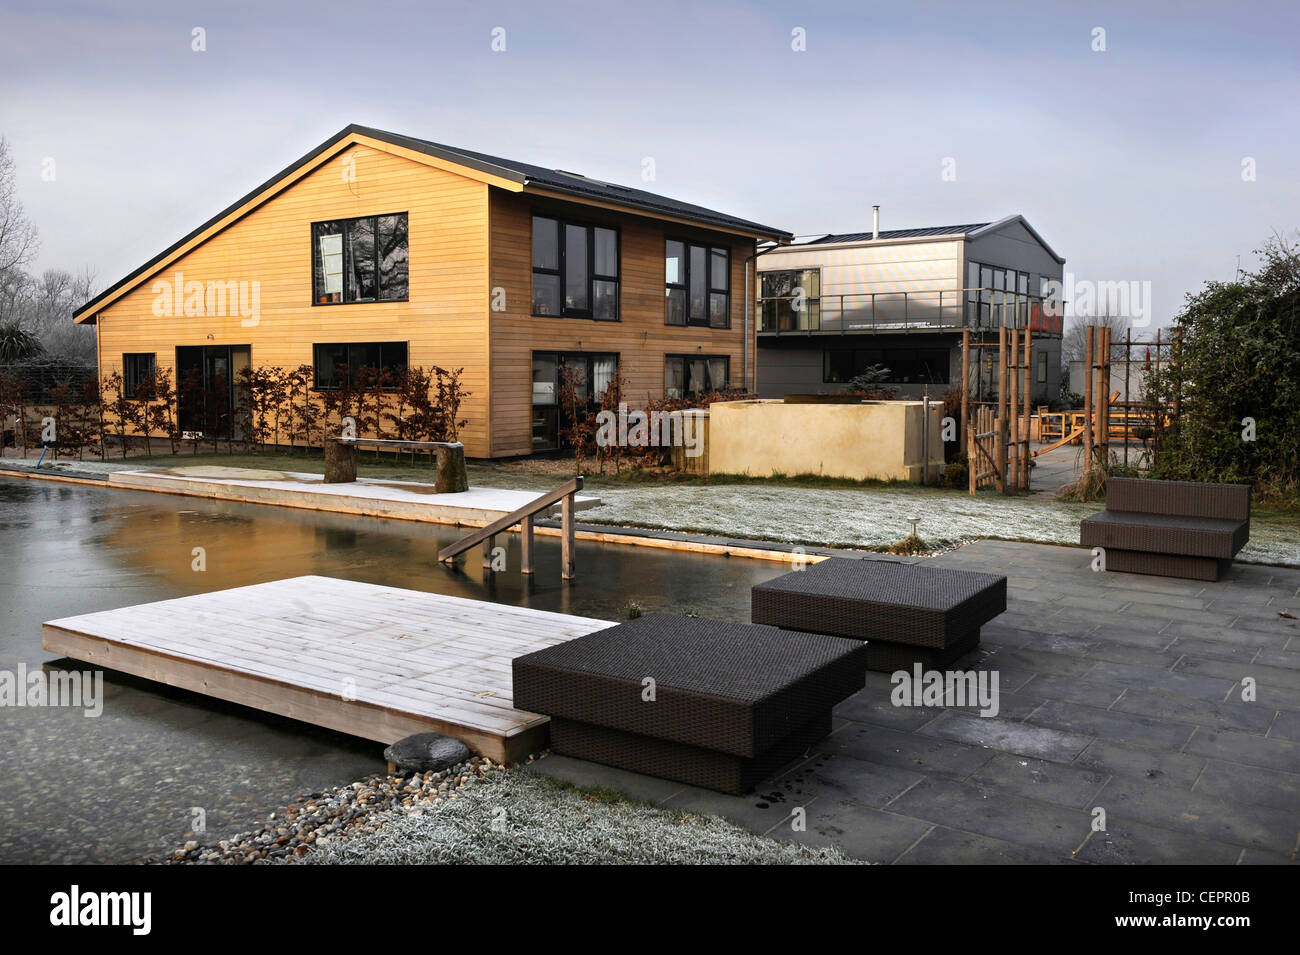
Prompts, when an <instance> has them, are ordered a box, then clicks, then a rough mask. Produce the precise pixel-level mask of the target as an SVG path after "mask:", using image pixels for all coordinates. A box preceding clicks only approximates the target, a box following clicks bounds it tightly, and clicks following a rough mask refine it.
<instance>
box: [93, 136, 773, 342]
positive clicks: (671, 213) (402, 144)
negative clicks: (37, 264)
mask: <svg viewBox="0 0 1300 955" xmlns="http://www.w3.org/2000/svg"><path fill="white" fill-rule="evenodd" d="M357 144H364V145H367V146H371V147H373V148H376V149H379V150H382V151H386V152H390V153H394V154H397V155H401V156H405V157H406V158H408V159H413V160H415V161H417V162H424V163H427V164H428V165H431V166H435V167H437V168H441V169H446V170H449V171H453V172H456V173H458V174H460V175H464V176H466V177H468V178H471V179H477V180H479V181H481V182H484V183H486V184H488V185H490V186H495V187H497V188H501V189H505V190H507V191H509V192H537V193H540V194H556V193H558V194H560V195H562V196H566V197H570V198H573V199H574V200H575V201H589V202H599V203H602V204H608V205H613V206H617V207H619V208H621V209H625V210H627V211H632V212H638V213H640V214H643V215H651V216H655V217H660V218H672V219H681V220H686V221H688V222H695V223H698V224H700V225H704V226H708V227H711V228H715V229H719V230H721V231H729V232H735V233H739V234H742V235H748V236H753V237H755V238H770V239H777V240H784V241H787V242H788V241H789V240H790V239H791V238H792V237H791V235H790V233H788V232H784V231H783V230H779V229H774V228H772V227H770V226H764V225H761V224H759V223H756V222H750V221H749V220H747V219H739V218H736V217H734V216H728V215H725V214H723V213H720V212H715V211H714V210H711V209H705V208H704V207H703V206H696V205H692V204H690V203H686V202H680V201H678V200H676V199H670V198H668V197H666V196H659V195H656V194H654V193H650V192H645V191H644V190H640V189H632V188H630V187H627V186H618V185H615V184H614V183H607V182H602V181H600V180H597V179H591V178H589V177H586V176H582V175H579V174H577V173H569V172H564V171H563V170H557V169H545V168H543V167H541V166H533V165H530V164H527V163H520V162H515V161H513V160H508V159H502V158H500V157H496V156H489V155H486V154H485V153H477V152H472V151H470V150H464V149H456V148H454V147H451V146H444V145H442V144H441V143H434V142H430V141H429V140H423V139H416V138H413V137H410V136H402V135H400V134H398V133H390V132H387V131H385V130H381V129H374V128H371V127H368V126H358V125H356V124H353V125H350V126H348V127H346V128H345V129H343V130H340V131H339V132H338V133H336V134H335V135H334V136H332V137H330V138H329V139H328V140H326V141H325V142H323V143H321V144H320V145H319V146H317V147H316V148H315V149H313V150H312V151H311V152H309V153H308V154H307V155H305V156H303V157H302V158H301V159H299V160H298V161H297V162H295V163H293V164H292V165H290V166H288V167H287V168H285V169H282V170H281V171H280V172H278V173H276V174H275V175H274V176H272V177H271V178H270V179H268V180H267V181H266V182H264V183H262V184H261V185H260V186H258V187H257V188H255V189H253V190H252V191H251V192H249V193H248V194H246V195H244V196H243V197H241V198H240V199H237V200H236V201H235V202H234V203H232V204H231V205H229V206H227V207H226V208H225V209H223V210H222V211H221V212H218V213H217V214H216V215H215V216H213V217H212V218H211V219H209V220H208V221H206V222H204V223H203V224H202V225H200V226H199V227H198V228H197V229H195V230H194V231H192V232H190V233H189V234H188V235H186V236H184V237H183V238H181V239H180V240H179V241H177V242H175V243H173V244H172V245H170V246H168V247H167V248H166V249H164V250H163V251H162V252H160V253H159V254H158V255H156V256H154V257H153V258H152V259H150V260H149V261H148V262H146V263H145V264H144V265H142V266H140V267H139V268H138V269H135V270H134V271H133V272H131V273H130V274H128V275H127V276H126V277H125V278H123V279H121V280H120V281H119V282H116V283H115V284H113V285H111V286H110V287H109V288H107V289H105V290H104V291H103V292H101V293H99V294H98V295H97V296H95V297H94V298H92V299H91V300H90V301H88V302H86V303H85V304H83V305H82V306H81V307H80V308H78V309H77V310H76V311H75V312H73V320H74V321H76V322H78V323H87V322H89V323H91V324H93V323H94V320H95V315H96V314H97V313H98V312H99V311H101V310H103V309H104V308H106V307H107V306H108V305H110V304H111V303H112V302H114V301H116V300H117V299H119V298H121V297H122V296H123V295H125V294H127V293H128V292H130V291H131V290H132V289H134V288H135V287H136V286H138V285H140V284H141V283H142V282H144V281H147V280H148V279H149V278H150V277H151V276H152V275H154V274H156V273H157V272H159V271H161V270H162V269H165V268H166V267H167V266H168V265H169V264H170V263H172V262H174V261H175V260H177V259H179V258H180V257H181V256H183V255H186V254H187V253H189V252H190V251H192V250H193V249H194V248H196V247H197V246H199V245H201V244H202V243H204V242H206V241H208V240H209V239H211V238H212V237H213V236H215V235H216V234H218V233H219V232H221V231H222V230H224V229H226V228H227V227H229V226H231V225H233V224H234V223H235V222H237V221H238V220H240V219H242V218H243V217H244V216H246V215H248V214H249V213H251V212H252V211H253V210H255V209H257V208H258V207H259V206H261V205H263V204H264V203H266V202H268V201H269V200H270V199H272V198H273V197H275V196H276V195H278V194H279V193H280V192H282V191H284V190H285V189H287V188H289V187H290V186H292V185H293V184H294V183H296V182H298V181H299V180H300V179H302V178H303V177H305V176H306V175H307V174H309V173H310V172H312V171H313V170H315V169H317V168H319V167H320V166H321V165H323V164H325V163H327V162H329V161H330V160H331V159H333V158H334V157H335V156H337V155H339V154H340V153H342V152H344V151H345V150H347V149H349V148H351V147H352V146H354V145H357Z"/></svg>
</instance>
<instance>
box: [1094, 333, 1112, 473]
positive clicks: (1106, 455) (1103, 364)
mask: <svg viewBox="0 0 1300 955" xmlns="http://www.w3.org/2000/svg"><path fill="white" fill-rule="evenodd" d="M1098 331H1099V332H1100V333H1101V355H1100V356H1099V357H1098V360H1097V364H1098V366H1099V367H1098V369H1097V384H1098V386H1099V390H1100V392H1101V405H1100V407H1099V408H1098V411H1099V416H1098V417H1099V424H1100V430H1101V433H1100V434H1099V435H1098V436H1097V444H1098V445H1099V446H1100V448H1101V463H1102V466H1103V467H1104V466H1106V465H1108V464H1109V463H1110V326H1106V325H1104V326H1102V327H1101V328H1099V329H1098ZM1096 394H1097V392H1093V395H1094V397H1095V396H1096Z"/></svg>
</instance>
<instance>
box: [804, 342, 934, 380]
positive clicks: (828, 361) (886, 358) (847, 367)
mask: <svg viewBox="0 0 1300 955" xmlns="http://www.w3.org/2000/svg"><path fill="white" fill-rule="evenodd" d="M872 365H883V366H884V367H886V368H888V369H889V377H888V378H887V379H886V381H887V382H888V383H889V384H895V385H909V384H931V385H942V384H946V383H947V382H948V372H949V355H948V350H947V349H945V348H828V349H826V350H825V352H824V355H823V375H822V380H823V381H826V382H828V383H848V382H850V381H852V380H853V379H854V378H856V377H857V376H858V375H860V374H862V373H863V372H864V371H866V370H867V369H868V368H869V367H871V366H872Z"/></svg>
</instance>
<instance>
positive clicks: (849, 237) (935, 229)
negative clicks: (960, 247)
mask: <svg viewBox="0 0 1300 955" xmlns="http://www.w3.org/2000/svg"><path fill="white" fill-rule="evenodd" d="M989 224H990V223H988V222H972V223H969V224H967V225H932V226H926V227H925V228H923V229H882V230H881V232H880V236H879V239H921V238H924V237H926V236H930V235H965V234H966V233H968V232H974V231H975V230H976V229H982V228H984V227H985V226H986V225H989ZM879 239H876V241H879ZM872 240H873V236H872V234H871V233H870V232H842V233H838V234H832V235H824V236H822V237H821V238H820V239H814V240H813V241H812V242H808V243H806V244H807V245H822V244H829V243H832V242H868V241H872Z"/></svg>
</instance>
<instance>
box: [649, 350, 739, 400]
mask: <svg viewBox="0 0 1300 955" xmlns="http://www.w3.org/2000/svg"><path fill="white" fill-rule="evenodd" d="M730 372H731V359H730V358H728V357H727V356H726V355H665V356H664V397H665V398H684V397H686V396H688V395H699V394H703V393H705V392H708V391H722V390H724V389H726V388H727V386H728V385H729V383H730V382H729V378H730Z"/></svg>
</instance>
